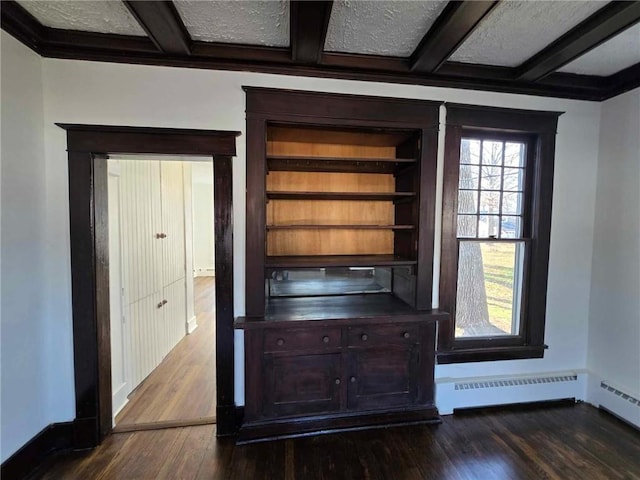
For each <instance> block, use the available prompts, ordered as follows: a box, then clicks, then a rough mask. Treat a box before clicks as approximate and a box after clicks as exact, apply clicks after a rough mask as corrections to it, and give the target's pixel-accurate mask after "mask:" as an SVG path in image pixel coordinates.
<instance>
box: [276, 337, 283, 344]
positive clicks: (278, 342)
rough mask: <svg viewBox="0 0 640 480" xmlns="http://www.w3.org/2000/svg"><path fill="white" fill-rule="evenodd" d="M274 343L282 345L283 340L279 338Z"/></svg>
mask: <svg viewBox="0 0 640 480" xmlns="http://www.w3.org/2000/svg"><path fill="white" fill-rule="evenodd" d="M276 343H277V344H278V345H284V339H283V338H279V339H278V340H277V341H276Z"/></svg>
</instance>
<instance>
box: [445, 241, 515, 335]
mask: <svg viewBox="0 0 640 480" xmlns="http://www.w3.org/2000/svg"><path fill="white" fill-rule="evenodd" d="M524 250H525V244H524V242H513V243H510V242H509V243H505V242H491V241H488V242H473V241H461V242H460V249H459V252H458V255H459V256H458V290H457V295H456V319H455V322H456V323H455V336H456V338H470V337H471V338H472V337H493V336H502V335H517V334H518V332H519V330H520V303H521V298H522V274H523V259H524Z"/></svg>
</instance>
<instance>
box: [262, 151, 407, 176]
mask: <svg viewBox="0 0 640 480" xmlns="http://www.w3.org/2000/svg"><path fill="white" fill-rule="evenodd" d="M411 164H416V159H415V158H350V157H304V156H293V155H267V169H268V170H271V171H292V172H355V173H393V172H395V171H396V169H397V168H398V167H401V166H402V167H404V166H408V165H411Z"/></svg>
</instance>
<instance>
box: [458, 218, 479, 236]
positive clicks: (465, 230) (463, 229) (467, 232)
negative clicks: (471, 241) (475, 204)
mask: <svg viewBox="0 0 640 480" xmlns="http://www.w3.org/2000/svg"><path fill="white" fill-rule="evenodd" d="M477 223H478V217H476V216H475V215H458V237H467V238H469V237H475V236H476V225H477Z"/></svg>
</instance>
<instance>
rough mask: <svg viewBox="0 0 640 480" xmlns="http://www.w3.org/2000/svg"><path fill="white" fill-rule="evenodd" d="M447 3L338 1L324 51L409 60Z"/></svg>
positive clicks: (436, 1)
mask: <svg viewBox="0 0 640 480" xmlns="http://www.w3.org/2000/svg"><path fill="white" fill-rule="evenodd" d="M446 4H447V1H446V0H444V1H441V0H432V1H428V2H425V1H422V2H407V1H361V0H358V1H356V0H341V1H336V2H334V4H333V9H332V11H331V19H330V21H329V29H328V31H327V39H326V42H325V50H327V51H330V52H349V53H368V54H375V55H395V56H400V57H408V56H409V55H411V53H412V52H413V50H414V49H415V47H416V46H417V45H418V43H420V40H421V39H422V37H423V36H424V34H425V33H427V31H428V30H429V28H430V27H431V25H432V24H433V22H434V21H435V19H436V18H437V17H438V15H440V13H441V12H442V9H443V8H444V7H445V5H446Z"/></svg>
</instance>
